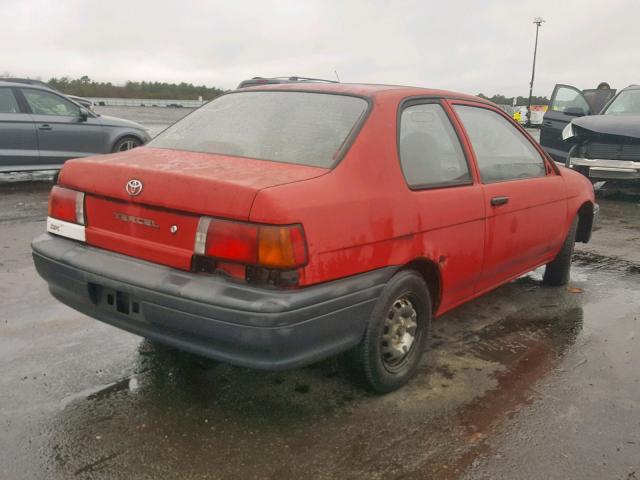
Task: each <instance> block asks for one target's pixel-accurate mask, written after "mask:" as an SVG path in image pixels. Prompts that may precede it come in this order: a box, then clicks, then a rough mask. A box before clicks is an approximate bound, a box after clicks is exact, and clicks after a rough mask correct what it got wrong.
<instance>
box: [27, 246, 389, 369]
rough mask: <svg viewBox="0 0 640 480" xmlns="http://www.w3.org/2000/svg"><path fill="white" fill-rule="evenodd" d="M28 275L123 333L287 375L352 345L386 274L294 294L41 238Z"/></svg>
mask: <svg viewBox="0 0 640 480" xmlns="http://www.w3.org/2000/svg"><path fill="white" fill-rule="evenodd" d="M32 248H33V258H34V262H35V265H36V269H37V270H38V273H39V274H40V275H41V276H42V278H44V279H45V280H46V281H47V282H48V284H49V290H50V291H51V293H52V295H53V296H55V297H56V298H57V299H58V300H60V301H61V302H63V303H65V304H67V305H69V306H71V307H72V308H75V309H76V310H79V311H80V312H83V313H85V314H86V315H89V316H91V317H94V318H96V319H98V320H101V321H103V322H106V323H109V324H111V325H114V326H116V327H119V328H122V329H124V330H127V331H129V332H132V333H135V334H138V335H141V336H144V337H147V338H150V339H152V340H155V341H158V342H161V343H165V344H168V345H170V346H173V347H176V348H179V349H182V350H186V351H190V352H192V353H195V354H198V355H203V356H206V357H209V358H213V359H216V360H219V361H222V362H228V363H232V364H235V365H241V366H247V367H251V368H260V369H268V370H280V369H286V368H293V367H297V366H301V365H305V364H309V363H312V362H315V361H317V360H321V359H323V358H327V357H330V356H332V355H335V354H337V353H340V352H342V351H345V350H347V349H349V348H350V347H352V346H354V345H356V344H357V343H358V342H359V341H360V339H361V338H362V335H363V333H364V329H365V327H366V324H367V321H368V319H369V316H370V314H371V311H372V310H373V307H374V304H375V301H376V299H377V297H378V296H379V294H380V292H381V291H382V289H383V288H384V285H385V284H386V282H387V281H388V279H389V278H390V277H391V276H392V275H393V273H394V272H395V270H396V268H395V267H388V268H384V269H380V270H375V271H373V272H368V273H365V274H360V275H356V276H353V277H348V278H345V279H341V280H337V281H333V282H328V283H325V284H321V285H316V286H311V287H307V288H301V289H298V290H275V289H268V288H258V287H254V286H249V285H246V284H242V283H237V282H234V281H232V280H230V279H227V278H224V277H219V276H207V275H198V274H194V273H189V272H183V271H180V270H175V269H172V268H169V267H165V266H162V265H157V264H154V263H149V262H145V261H142V260H138V259H135V258H132V257H127V256H124V255H120V254H117V253H112V252H108V251H105V250H101V249H98V248H94V247H90V246H87V245H84V244H82V243H78V242H75V241H72V240H67V239H65V238H61V237H56V236H53V235H49V234H45V235H42V236H40V237H38V238H36V239H35V240H34V241H33V243H32Z"/></svg>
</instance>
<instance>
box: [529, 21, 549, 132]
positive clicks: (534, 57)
mask: <svg viewBox="0 0 640 480" xmlns="http://www.w3.org/2000/svg"><path fill="white" fill-rule="evenodd" d="M544 22H545V20H544V19H543V18H542V17H536V18H534V19H533V23H535V24H536V43H535V46H534V47H533V68H532V69H531V83H530V84H529V103H527V123H526V126H527V127H530V126H531V97H532V95H533V80H534V78H535V76H536V55H537V53H538V30H540V26H541V25H542V24H543V23H544Z"/></svg>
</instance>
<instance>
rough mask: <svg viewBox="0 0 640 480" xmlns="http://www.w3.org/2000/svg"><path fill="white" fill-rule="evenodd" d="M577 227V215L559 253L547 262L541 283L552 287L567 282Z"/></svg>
mask: <svg viewBox="0 0 640 480" xmlns="http://www.w3.org/2000/svg"><path fill="white" fill-rule="evenodd" d="M577 229H578V217H576V218H575V219H574V220H573V223H572V224H571V228H570V229H569V233H568V234H567V238H566V239H565V241H564V243H563V244H562V248H561V249H560V253H558V255H557V256H556V258H554V259H553V260H552V261H551V262H549V263H547V267H546V268H545V270H544V276H543V277H542V283H543V284H545V285H550V286H553V287H559V286H562V285H566V284H567V283H569V276H570V271H571V258H572V257H573V248H574V246H575V244H576V231H577Z"/></svg>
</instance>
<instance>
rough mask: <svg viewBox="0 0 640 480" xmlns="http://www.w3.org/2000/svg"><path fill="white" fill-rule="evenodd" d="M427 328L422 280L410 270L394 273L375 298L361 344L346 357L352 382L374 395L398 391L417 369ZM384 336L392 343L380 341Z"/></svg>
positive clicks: (428, 304) (426, 300) (427, 308)
mask: <svg viewBox="0 0 640 480" xmlns="http://www.w3.org/2000/svg"><path fill="white" fill-rule="evenodd" d="M414 314H415V315H414ZM412 324H415V327H413V326H411V325H412ZM430 325H431V298H430V297H429V289H428V288H427V284H426V283H425V281H424V279H423V278H422V276H420V275H419V274H418V273H417V272H415V271H412V270H403V271H401V272H399V273H397V274H396V275H395V276H394V277H392V278H391V280H390V281H389V283H387V285H386V287H385V288H384V290H383V291H382V294H381V295H380V297H379V298H378V301H377V302H376V305H375V307H374V309H373V313H372V314H371V318H370V319H369V323H368V325H367V328H366V331H365V334H364V337H363V339H362V341H361V342H360V344H358V345H357V346H356V347H355V348H354V349H353V350H351V351H349V352H347V354H346V359H345V360H346V366H347V369H348V370H349V371H350V373H351V375H352V377H353V379H354V380H355V381H356V382H357V383H359V384H361V385H363V386H364V387H365V388H367V389H368V390H370V391H372V392H374V393H387V392H391V391H393V390H396V389H398V388H400V387H402V386H403V385H404V384H406V383H407V382H408V381H409V380H410V379H411V377H412V376H413V375H414V374H415V372H416V369H417V368H418V364H419V363H420V358H421V357H422V353H423V351H424V350H425V347H426V344H427V340H428V337H429V327H430ZM390 331H391V332H392V333H390ZM412 333H413V335H411V334H412ZM407 334H408V335H409V336H408V337H407ZM387 335H393V337H392V339H393V341H390V340H389V339H388V338H387V339H385V338H383V337H384V336H387ZM411 337H413V339H412V340H411ZM403 351H404V352H405V353H403Z"/></svg>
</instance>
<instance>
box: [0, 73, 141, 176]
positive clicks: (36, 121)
mask: <svg viewBox="0 0 640 480" xmlns="http://www.w3.org/2000/svg"><path fill="white" fill-rule="evenodd" d="M150 139H151V137H150V136H149V134H148V133H147V131H146V130H145V129H144V127H142V125H139V124H137V123H135V122H131V121H129V120H123V119H121V118H115V117H107V116H103V115H98V114H96V113H94V112H92V111H90V110H87V109H86V108H83V107H81V106H80V105H78V104H76V103H74V102H73V101H71V100H69V98H67V97H65V96H64V95H62V94H59V93H57V92H55V91H53V90H51V89H49V88H44V87H40V86H38V85H31V84H20V83H15V82H0V172H16V171H29V170H56V169H59V168H60V167H61V166H62V164H63V163H64V162H65V161H66V160H68V159H70V158H77V157H86V156H89V155H95V154H98V153H110V152H116V151H124V150H128V149H131V148H134V147H137V146H139V145H142V144H144V143H146V142H148V141H149V140H150Z"/></svg>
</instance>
